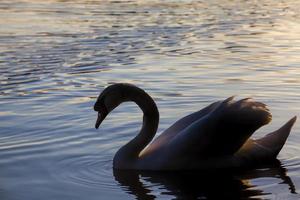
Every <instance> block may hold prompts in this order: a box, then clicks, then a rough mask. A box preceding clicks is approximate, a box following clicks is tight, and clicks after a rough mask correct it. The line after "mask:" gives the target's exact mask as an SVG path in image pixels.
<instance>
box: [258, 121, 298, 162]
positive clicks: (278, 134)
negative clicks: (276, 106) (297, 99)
mask: <svg viewBox="0 0 300 200" xmlns="http://www.w3.org/2000/svg"><path fill="white" fill-rule="evenodd" d="M296 120H297V117H296V116H295V117H293V118H292V119H290V120H289V121H288V122H287V123H285V124H284V125H283V126H282V127H281V128H279V129H278V130H276V131H274V132H272V133H269V134H268V135H266V136H265V137H263V138H260V139H257V140H255V142H256V143H257V144H258V145H261V146H263V147H264V148H266V149H268V150H269V151H270V155H271V156H273V157H274V158H275V157H276V156H277V155H278V154H279V152H280V150H281V149H282V147H283V145H284V144H285V142H286V140H287V138H288V136H289V134H290V132H291V129H292V127H293V125H294V123H295V122H296Z"/></svg>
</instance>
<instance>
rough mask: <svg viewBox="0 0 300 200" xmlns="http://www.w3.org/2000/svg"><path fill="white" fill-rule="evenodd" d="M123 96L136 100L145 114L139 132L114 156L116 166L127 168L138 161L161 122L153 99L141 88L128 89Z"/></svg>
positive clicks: (127, 99) (126, 99)
mask: <svg viewBox="0 0 300 200" xmlns="http://www.w3.org/2000/svg"><path fill="white" fill-rule="evenodd" d="M122 96H123V97H124V101H133V102H135V103H136V104H137V105H138V106H139V107H140V108H141V110H142V111H143V114H144V116H143V125H142V129H141V130H140V132H139V134H138V135H137V136H136V137H134V138H133V139H132V140H131V141H130V142H128V143H127V144H126V145H124V146H123V147H122V148H121V149H119V151H118V152H117V153H116V155H115V157H114V167H115V168H127V167H129V166H130V168H131V167H132V164H135V161H137V159H138V157H139V154H140V152H141V151H142V150H143V149H144V148H145V147H146V146H147V144H149V143H150V142H151V140H152V139H153V137H154V135H155V133H156V131H157V127H158V123H159V113H158V109H157V106H156V104H155V102H154V101H153V99H152V98H151V97H150V96H149V95H148V94H147V93H146V92H144V91H143V90H141V89H139V88H133V89H131V90H129V91H126V92H124V93H123V94H122ZM124 165H125V166H124Z"/></svg>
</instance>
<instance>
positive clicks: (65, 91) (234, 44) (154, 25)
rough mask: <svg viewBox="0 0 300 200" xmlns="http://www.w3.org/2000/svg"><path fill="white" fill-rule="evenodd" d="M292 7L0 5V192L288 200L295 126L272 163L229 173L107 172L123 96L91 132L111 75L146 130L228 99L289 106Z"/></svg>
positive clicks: (12, 196) (296, 89)
mask: <svg viewBox="0 0 300 200" xmlns="http://www.w3.org/2000/svg"><path fill="white" fill-rule="evenodd" d="M299 10H300V3H299V2H298V1H293V0H282V1H271V0H261V1H242V0H241V1H239V0H233V1H229V0H214V1H192V0H184V1H179V0H172V1H171V0H168V1H147V0H144V1H142V0H140V1H139V0H136V1H131V0H129V1H106V0H103V1H100V0H95V1H92V0H86V1H79V0H78V1H62V0H45V1H37V0H2V1H1V2H0V94H1V96H0V197H1V199H9V200H19V199H31V200H35V199H64V200H67V199H72V200H75V199H97V200H98V199H134V198H135V199H211V198H218V199H222V198H225V197H227V198H228V199H237V198H243V199H250V198H251V199H299V198H300V195H299V194H298V193H299V190H300V157H299V153H300V147H299V143H300V135H299V129H300V127H299V125H298V124H299V123H298V122H297V123H296V125H295V127H294V129H293V131H292V134H291V136H290V137H289V139H288V141H287V144H286V145H285V147H284V148H283V150H282V151H281V153H280V155H279V157H278V158H279V161H278V162H276V163H275V164H273V165H271V166H265V167H262V168H259V169H254V170H250V171H247V172H243V173H234V174H225V173H220V174H201V173H200V172H199V173H198V172H197V173H192V174H191V173H179V174H172V173H167V174H160V173H159V174H153V173H138V172H131V173H125V174H124V173H120V172H116V171H113V170H112V158H113V155H114V153H115V152H116V151H117V149H118V148H119V147H120V146H122V145H123V144H125V143H126V142H127V141H129V140H130V139H131V138H132V137H133V136H134V135H135V134H136V133H137V132H138V131H139V128H140V126H141V121H142V114H141V112H140V110H139V109H138V108H137V106H135V105H134V104H131V103H127V104H123V105H122V106H121V107H119V108H117V109H116V110H115V111H114V112H113V113H112V114H111V115H110V116H109V117H108V118H107V119H106V120H105V122H104V123H103V124H102V126H101V128H100V129H99V130H95V129H94V122H95V119H96V113H95V112H94V111H93V110H92V107H93V104H94V102H95V100H96V97H97V95H98V94H99V92H101V91H102V90H103V88H104V87H105V86H107V85H109V84H111V83H115V82H128V83H133V84H136V85H138V86H140V87H142V88H143V89H145V90H146V91H147V92H148V93H149V94H150V95H151V96H153V98H154V99H155V101H156V102H157V104H158V107H159V110H160V116H161V119H160V126H159V130H158V134H159V133H160V132H162V130H164V129H165V128H167V127H168V126H170V125H171V124H172V122H174V121H175V120H177V119H179V118H181V117H182V116H184V115H186V114H188V113H191V112H194V111H196V110H199V109H200V108H202V107H204V106H206V105H207V104H209V103H210V102H212V101H216V100H220V99H224V98H226V97H228V96H231V95H238V96H237V98H243V97H248V96H250V97H254V98H256V99H258V100H260V101H262V102H264V103H266V104H268V105H269V107H270V109H271V111H272V113H273V121H272V123H271V124H270V125H268V126H266V127H264V128H262V129H261V130H260V131H258V133H257V134H256V135H255V137H259V136H261V135H264V134H266V133H267V132H269V131H272V130H274V129H276V128H278V127H279V126H280V125H281V124H283V123H284V122H285V121H287V120H288V119H289V118H291V117H292V116H294V115H299V113H300V68H299V67H300V53H299V52H300V23H299V21H300V14H299Z"/></svg>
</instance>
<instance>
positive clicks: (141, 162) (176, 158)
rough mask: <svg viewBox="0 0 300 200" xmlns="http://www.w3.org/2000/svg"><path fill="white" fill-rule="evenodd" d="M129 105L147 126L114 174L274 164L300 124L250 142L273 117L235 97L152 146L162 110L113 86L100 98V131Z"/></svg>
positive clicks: (119, 157) (125, 87) (137, 92)
mask: <svg viewBox="0 0 300 200" xmlns="http://www.w3.org/2000/svg"><path fill="white" fill-rule="evenodd" d="M125 101H134V102H135V103H136V104H137V105H138V106H139V107H140V108H141V109H142V111H143V112H144V118H143V126H142V129H141V131H140V133H139V134H138V135H137V136H136V137H135V138H134V139H132V140H131V141H130V142H129V143H127V144H126V145H124V146H123V147H122V148H121V149H119V151H118V152H117V153H116V155H115V157H114V161H113V167H114V168H115V169H137V170H194V169H218V168H236V167H248V166H250V165H255V164H256V163H262V162H265V161H267V160H272V159H275V158H276V156H277V155H278V153H279V151H280V150H281V148H282V146H283V145H284V143H285V141H286V139H287V137H288V135H289V133H290V130H291V128H292V126H293V124H294V122H295V121H296V117H294V118H292V119H291V120H290V121H288V122H287V123H286V124H285V125H284V126H282V127H281V128H280V129H279V130H277V131H275V132H273V133H270V134H268V135H267V136H265V137H263V138H261V139H258V140H253V139H249V138H250V136H251V135H252V134H253V133H254V132H255V131H256V130H257V129H258V128H260V127H261V126H263V125H265V124H267V123H269V122H270V121H271V114H270V113H269V110H268V109H267V108H266V105H265V104H263V103H260V102H255V101H253V100H252V99H243V100H240V101H234V100H233V97H231V98H228V99H226V100H225V101H219V102H215V103H213V104H211V105H209V106H207V107H206V108H204V109H202V110H200V111H198V112H195V113H193V114H191V115H188V116H186V117H184V118H182V119H180V120H178V121H177V122H176V123H175V124H173V125H172V126H171V127H170V128H168V129H167V130H165V131H164V132H163V133H162V134H161V135H160V136H158V137H157V138H156V139H155V140H154V141H153V142H152V143H151V144H150V145H148V144H149V143H150V142H151V140H152V139H153V137H154V135H155V133H156V130H157V127H158V122H159V113H158V109H157V107H156V104H155V102H154V101H153V99H152V98H151V97H150V96H149V95H148V94H147V93H146V92H145V91H143V90H142V89H140V88H138V87H136V86H134V85H131V84H115V85H112V86H109V87H107V88H106V89H105V90H104V91H103V92H102V93H101V94H100V95H99V97H98V99H97V102H96V104H95V106H94V109H95V111H98V112H99V116H98V119H97V122H96V128H98V127H99V125H100V124H101V122H102V121H103V120H104V118H105V117H106V115H107V114H108V113H109V112H110V111H112V110H113V109H114V108H116V107H117V106H118V105H119V104H121V103H122V102H125ZM147 145H148V146H147ZM146 146H147V147H146Z"/></svg>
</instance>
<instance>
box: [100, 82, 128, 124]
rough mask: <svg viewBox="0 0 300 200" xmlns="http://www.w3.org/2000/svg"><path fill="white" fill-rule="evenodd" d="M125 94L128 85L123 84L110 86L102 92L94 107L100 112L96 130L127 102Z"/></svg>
mask: <svg viewBox="0 0 300 200" xmlns="http://www.w3.org/2000/svg"><path fill="white" fill-rule="evenodd" d="M125 92H126V85H125V84H121V83H119V84H114V85H111V86H108V87H107V88H105V89H104V90H103V91H102V92H101V94H100V95H99V97H98V99H97V101H96V103H95V105H94V110H95V111H97V112H98V118H97V121H96V124H95V128H99V126H100V124H101V122H102V121H103V120H104V119H105V117H106V116H107V115H108V113H110V112H111V111H112V110H113V109H115V108H116V107H117V106H118V105H120V103H122V102H124V101H126V99H125V96H126V95H123V94H124V93H125Z"/></svg>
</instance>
